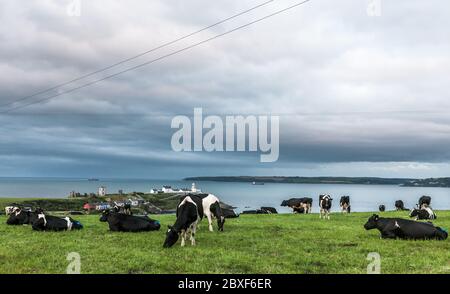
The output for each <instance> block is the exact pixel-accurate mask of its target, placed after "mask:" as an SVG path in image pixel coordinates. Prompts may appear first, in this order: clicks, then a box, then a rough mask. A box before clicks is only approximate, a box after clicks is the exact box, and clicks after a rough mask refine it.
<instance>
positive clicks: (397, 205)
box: [395, 200, 408, 210]
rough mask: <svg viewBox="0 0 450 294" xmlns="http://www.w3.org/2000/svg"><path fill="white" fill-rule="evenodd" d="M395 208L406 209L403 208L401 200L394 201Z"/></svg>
mask: <svg viewBox="0 0 450 294" xmlns="http://www.w3.org/2000/svg"><path fill="white" fill-rule="evenodd" d="M395 209H397V210H408V209H407V208H405V204H404V203H403V201H402V200H397V201H395Z"/></svg>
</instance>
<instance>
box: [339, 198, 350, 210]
mask: <svg viewBox="0 0 450 294" xmlns="http://www.w3.org/2000/svg"><path fill="white" fill-rule="evenodd" d="M339 206H340V207H341V212H344V213H350V210H351V207H350V196H342V197H341V200H340V201H339Z"/></svg>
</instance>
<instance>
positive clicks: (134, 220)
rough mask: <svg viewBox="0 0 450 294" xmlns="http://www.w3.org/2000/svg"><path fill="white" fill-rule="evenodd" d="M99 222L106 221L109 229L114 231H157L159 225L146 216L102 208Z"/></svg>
mask: <svg viewBox="0 0 450 294" xmlns="http://www.w3.org/2000/svg"><path fill="white" fill-rule="evenodd" d="M100 221H101V222H108V225H109V230H110V231H114V232H147V231H157V230H159V228H160V227H161V225H160V223H159V221H157V220H153V219H150V218H148V217H146V216H134V215H128V214H124V213H117V212H114V211H110V210H104V211H103V213H102V216H101V217H100Z"/></svg>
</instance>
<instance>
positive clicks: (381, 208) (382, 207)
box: [378, 204, 386, 212]
mask: <svg viewBox="0 0 450 294" xmlns="http://www.w3.org/2000/svg"><path fill="white" fill-rule="evenodd" d="M378 210H379V211H381V212H383V211H385V210H386V206H384V204H381V205H380V206H378Z"/></svg>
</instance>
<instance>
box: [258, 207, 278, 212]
mask: <svg viewBox="0 0 450 294" xmlns="http://www.w3.org/2000/svg"><path fill="white" fill-rule="evenodd" d="M261 210H262V211H265V212H267V214H277V213H278V211H277V210H276V209H275V208H274V207H267V206H262V207H261Z"/></svg>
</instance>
